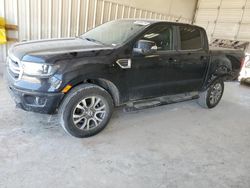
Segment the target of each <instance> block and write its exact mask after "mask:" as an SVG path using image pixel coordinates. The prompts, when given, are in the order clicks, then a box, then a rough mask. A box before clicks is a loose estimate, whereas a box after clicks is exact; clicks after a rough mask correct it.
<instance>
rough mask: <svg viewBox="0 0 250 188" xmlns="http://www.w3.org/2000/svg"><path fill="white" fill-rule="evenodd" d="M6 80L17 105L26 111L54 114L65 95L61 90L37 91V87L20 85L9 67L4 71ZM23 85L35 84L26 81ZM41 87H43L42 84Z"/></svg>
mask: <svg viewBox="0 0 250 188" xmlns="http://www.w3.org/2000/svg"><path fill="white" fill-rule="evenodd" d="M4 80H5V82H6V85H7V88H8V91H9V93H10V95H11V96H12V98H13V99H14V101H15V103H16V106H17V107H19V108H21V109H23V110H26V111H32V112H37V113H42V114H54V113H56V112H57V110H58V107H59V105H60V103H61V101H62V99H63V97H64V94H63V93H60V92H49V91H47V92H46V91H37V90H35V88H32V89H30V88H24V87H20V84H19V82H18V81H16V80H14V79H13V78H12V77H11V75H10V74H9V72H8V70H7V69H6V72H5V73H4ZM23 85H26V86H33V85H35V84H33V83H28V84H27V83H26V84H23ZM23 85H21V86H23ZM18 86H19V87H18ZM40 88H42V85H41V87H40Z"/></svg>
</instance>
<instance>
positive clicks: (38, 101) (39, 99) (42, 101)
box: [35, 97, 46, 106]
mask: <svg viewBox="0 0 250 188" xmlns="http://www.w3.org/2000/svg"><path fill="white" fill-rule="evenodd" d="M35 103H36V105H39V106H43V105H45V103H46V98H45V97H36V100H35Z"/></svg>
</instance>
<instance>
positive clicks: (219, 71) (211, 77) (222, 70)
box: [201, 57, 232, 91]
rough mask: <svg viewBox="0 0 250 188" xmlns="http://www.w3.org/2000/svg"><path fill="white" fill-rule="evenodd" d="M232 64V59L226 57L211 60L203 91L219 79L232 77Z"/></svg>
mask: <svg viewBox="0 0 250 188" xmlns="http://www.w3.org/2000/svg"><path fill="white" fill-rule="evenodd" d="M231 73H232V64H231V61H230V60H229V59H228V58H226V57H223V58H217V59H214V60H212V61H211V62H210V65H209V67H208V71H207V75H206V78H205V80H204V84H203V86H202V89H201V90H202V91H205V90H206V89H207V88H209V87H210V86H211V85H212V84H213V83H214V82H215V81H216V80H217V79H223V80H227V79H228V78H230V77H231Z"/></svg>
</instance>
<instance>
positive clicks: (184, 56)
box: [6, 19, 244, 138]
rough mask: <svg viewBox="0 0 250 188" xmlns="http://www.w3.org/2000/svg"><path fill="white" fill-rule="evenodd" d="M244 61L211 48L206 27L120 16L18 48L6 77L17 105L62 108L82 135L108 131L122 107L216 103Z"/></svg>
mask: <svg viewBox="0 0 250 188" xmlns="http://www.w3.org/2000/svg"><path fill="white" fill-rule="evenodd" d="M243 61H244V53H243V52H242V51H239V50H228V49H210V48H209V45H208V39H207V35H206V32H205V30H204V29H203V28H201V27H198V26H194V25H190V24H182V23H172V22H165V21H154V20H131V19H123V20H115V21H111V22H107V23H105V24H103V25H100V26H98V27H96V28H94V29H92V30H90V31H88V32H86V33H84V34H83V35H81V36H78V37H74V38H62V39H49V40H38V41H29V42H20V43H17V44H15V45H13V46H12V47H11V48H10V49H9V52H8V58H7V71H6V80H7V81H8V82H7V83H8V88H9V90H10V93H11V94H12V96H13V98H14V100H15V102H16V104H17V106H18V107H20V108H22V109H24V110H27V111H33V112H38V113H46V114H56V113H57V114H58V115H59V117H60V121H61V124H62V127H63V128H64V130H65V131H66V132H67V133H69V134H70V135H72V136H75V137H80V138H82V137H88V136H92V135H95V134H97V133H99V132H100V131H101V130H103V129H104V128H105V126H106V125H107V124H108V122H109V120H110V118H111V115H112V111H113V108H114V107H118V106H122V105H124V106H125V109H126V110H127V111H131V110H138V109H143V108H146V107H152V106H159V105H162V104H168V103H172V102H179V101H182V100H186V99H196V100H197V101H198V103H199V104H200V105H201V106H203V107H205V108H213V107H215V106H216V105H217V104H218V103H219V101H220V99H221V97H222V95H223V91H224V81H225V80H231V79H235V78H237V77H238V75H239V72H240V69H241V62H243Z"/></svg>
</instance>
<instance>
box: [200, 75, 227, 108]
mask: <svg viewBox="0 0 250 188" xmlns="http://www.w3.org/2000/svg"><path fill="white" fill-rule="evenodd" d="M223 92H224V82H223V80H222V79H218V80H216V81H215V82H214V83H213V84H212V85H211V86H210V87H209V88H208V89H207V90H205V91H203V92H200V93H199V99H198V103H199V104H200V105H201V106H202V107H204V108H213V107H215V106H216V105H217V104H218V103H219V102H220V100H221V97H222V95H223Z"/></svg>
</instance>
